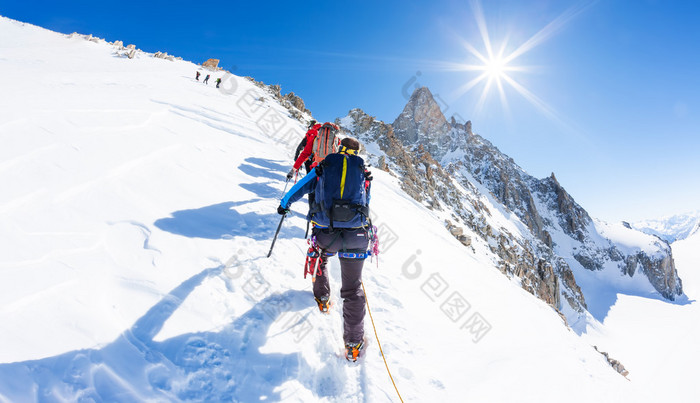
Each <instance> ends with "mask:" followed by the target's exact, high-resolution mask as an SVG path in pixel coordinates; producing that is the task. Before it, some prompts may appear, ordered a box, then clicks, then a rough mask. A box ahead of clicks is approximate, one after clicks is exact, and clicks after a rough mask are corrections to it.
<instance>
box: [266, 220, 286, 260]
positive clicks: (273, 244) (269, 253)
mask: <svg viewBox="0 0 700 403" xmlns="http://www.w3.org/2000/svg"><path fill="white" fill-rule="evenodd" d="M286 216H287V214H285V215H283V216H282V218H281V219H280V223H279V225H278V226H277V231H275V237H274V238H272V245H270V251H269V252H267V257H270V255H272V248H274V247H275V241H277V235H279V233H280V229H281V228H282V222H283V221H284V217H286Z"/></svg>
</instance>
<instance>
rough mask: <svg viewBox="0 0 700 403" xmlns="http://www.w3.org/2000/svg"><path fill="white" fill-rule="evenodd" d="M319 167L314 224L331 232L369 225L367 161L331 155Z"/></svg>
mask: <svg viewBox="0 0 700 403" xmlns="http://www.w3.org/2000/svg"><path fill="white" fill-rule="evenodd" d="M319 166H320V168H319V169H317V170H316V175H317V176H318V183H317V184H316V191H315V201H314V206H312V208H311V211H310V212H309V213H310V215H311V216H312V217H311V218H312V220H313V221H315V222H316V223H317V224H320V225H327V226H328V227H330V228H331V229H333V228H357V227H364V226H366V225H368V217H369V186H367V187H365V162H364V160H363V159H362V158H361V157H358V156H357V155H348V154H330V155H328V156H326V158H325V159H324V160H323V161H322V162H321V163H320V164H319ZM314 213H315V214H314Z"/></svg>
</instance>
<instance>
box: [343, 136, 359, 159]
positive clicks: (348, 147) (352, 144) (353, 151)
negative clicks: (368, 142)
mask: <svg viewBox="0 0 700 403" xmlns="http://www.w3.org/2000/svg"><path fill="white" fill-rule="evenodd" d="M359 151H360V142H359V141H357V139H355V138H352V137H346V138H344V139H342V140H341V141H340V147H339V148H338V152H339V153H341V154H350V155H357V153H358V152H359Z"/></svg>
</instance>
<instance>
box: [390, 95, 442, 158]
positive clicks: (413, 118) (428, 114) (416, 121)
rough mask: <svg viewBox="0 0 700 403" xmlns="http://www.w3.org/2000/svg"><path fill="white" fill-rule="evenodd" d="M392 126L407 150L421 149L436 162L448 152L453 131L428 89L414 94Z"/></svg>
mask: <svg viewBox="0 0 700 403" xmlns="http://www.w3.org/2000/svg"><path fill="white" fill-rule="evenodd" d="M392 126H393V127H394V132H395V133H396V137H397V138H398V139H399V140H401V142H402V143H403V144H404V145H406V146H408V147H409V148H414V147H416V146H418V145H422V146H423V147H425V148H426V149H427V150H428V152H430V154H432V156H433V157H434V158H436V159H440V158H441V157H442V155H444V154H445V152H446V151H447V150H446V146H447V145H448V143H449V134H450V130H451V129H452V127H451V126H450V124H449V123H448V122H447V119H445V115H443V114H442V111H441V110H440V106H439V105H438V103H437V102H436V101H435V99H434V98H433V94H432V93H431V92H430V90H429V89H428V88H427V87H420V88H417V89H416V90H415V91H413V94H412V95H411V98H410V99H409V100H408V103H407V104H406V106H405V107H404V109H403V112H401V114H400V115H399V117H398V118H396V120H395V121H394V123H393V125H392Z"/></svg>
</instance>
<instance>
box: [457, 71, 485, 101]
mask: <svg viewBox="0 0 700 403" xmlns="http://www.w3.org/2000/svg"><path fill="white" fill-rule="evenodd" d="M486 77H488V73H482V74H481V75H479V76H478V77H476V78H474V79H472V80H471V81H469V82H468V83H466V84H464V85H462V86H461V87H459V88H457V89H456V90H455V92H454V96H455V98H459V97H461V96H462V95H464V94H466V93H467V92H469V90H471V89H472V88H474V87H475V86H476V85H477V84H479V83H480V82H482V81H483V80H484V79H486Z"/></svg>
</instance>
